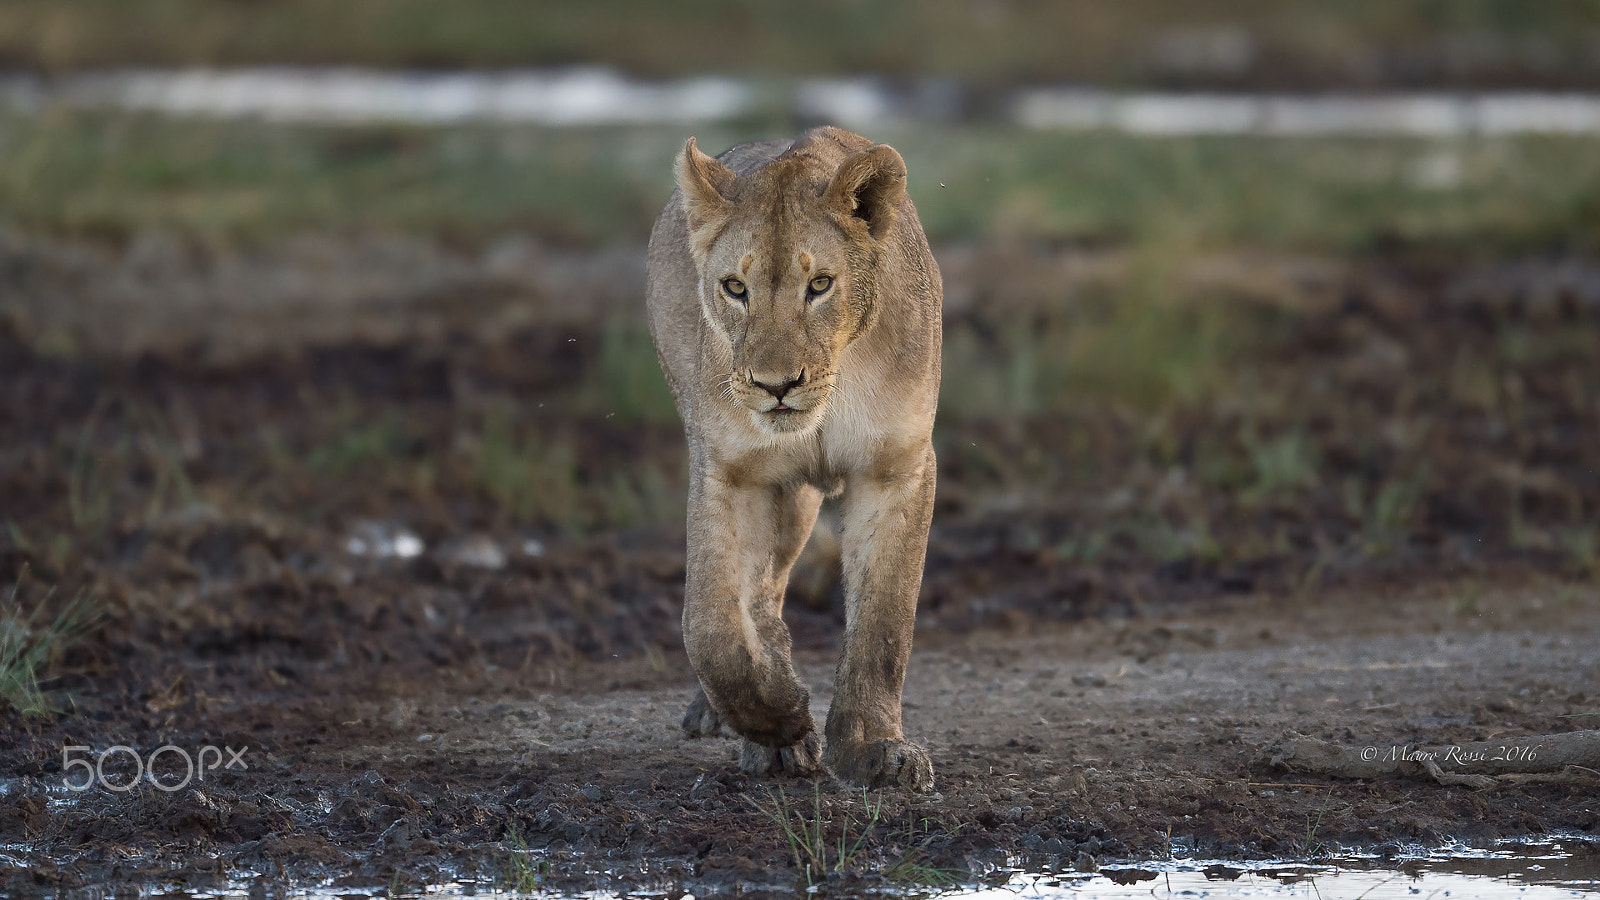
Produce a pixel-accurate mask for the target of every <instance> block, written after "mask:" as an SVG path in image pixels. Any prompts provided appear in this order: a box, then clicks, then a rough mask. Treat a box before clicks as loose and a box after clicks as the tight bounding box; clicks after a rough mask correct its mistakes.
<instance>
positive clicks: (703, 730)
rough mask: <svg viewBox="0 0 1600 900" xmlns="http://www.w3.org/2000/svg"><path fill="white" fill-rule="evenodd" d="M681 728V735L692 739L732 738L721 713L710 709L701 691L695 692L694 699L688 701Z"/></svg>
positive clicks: (704, 694) (703, 692) (709, 702)
mask: <svg viewBox="0 0 1600 900" xmlns="http://www.w3.org/2000/svg"><path fill="white" fill-rule="evenodd" d="M682 728H683V733H684V734H686V735H688V736H689V737H692V738H705V737H733V736H734V734H733V731H732V730H731V729H729V728H728V727H727V723H726V722H724V721H723V719H722V713H719V712H717V711H716V709H714V708H712V706H711V701H710V700H707V699H706V692H705V691H704V690H703V689H698V690H696V691H695V692H694V699H693V700H691V701H689V709H688V710H687V711H685V712H684V714H683V725H682Z"/></svg>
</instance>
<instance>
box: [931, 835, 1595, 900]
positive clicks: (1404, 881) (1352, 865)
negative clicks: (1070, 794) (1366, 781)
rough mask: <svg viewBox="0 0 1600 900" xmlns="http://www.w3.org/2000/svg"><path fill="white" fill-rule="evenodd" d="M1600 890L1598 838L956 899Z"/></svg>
mask: <svg viewBox="0 0 1600 900" xmlns="http://www.w3.org/2000/svg"><path fill="white" fill-rule="evenodd" d="M1595 892H1600V845H1597V844H1594V843H1591V842H1587V841H1583V840H1576V839H1574V840H1566V841H1552V842H1550V843H1537V844H1536V843H1526V842H1522V841H1507V842H1502V843H1500V844H1498V845H1496V846H1495V847H1494V848H1493V849H1490V850H1475V849H1472V848H1468V847H1464V846H1462V847H1447V848H1443V849H1440V850H1436V851H1434V852H1432V853H1429V854H1426V855H1416V856H1404V857H1397V858H1393V859H1379V858H1376V857H1369V856H1343V857H1335V858H1333V859H1329V860H1326V861H1318V862H1254V861H1252V862H1240V861H1231V860H1175V861H1172V862H1163V863H1154V864H1136V865H1128V866H1122V865H1109V866H1106V867H1105V868H1103V869H1102V870H1101V871H1099V872H1096V873H1093V874H1079V873H1073V874H1069V875H1037V874H1022V873H1019V874H1017V875H1015V876H1014V877H1013V878H1012V879H1011V880H1010V881H1009V882H1007V883H1006V884H1004V885H1001V886H999V887H995V888H986V889H983V890H970V891H969V890H963V891H957V892H953V893H951V894H949V895H946V896H949V897H972V898H977V897H983V898H1000V897H1008V898H1009V897H1074V898H1090V897H1092V898H1108V900H1111V898H1123V897H1129V898H1131V897H1149V896H1157V897H1163V896H1169V895H1170V896H1177V897H1213V898H1232V897H1311V898H1319V900H1320V898H1335V897H1339V898H1357V897H1359V898H1364V900H1383V898H1400V897H1403V898H1407V900H1410V898H1417V897H1421V898H1435V897H1449V898H1451V900H1461V898H1474V897H1483V898H1511V897H1516V898H1557V897H1561V898H1570V897H1577V896H1588V895H1591V894H1593V893H1595Z"/></svg>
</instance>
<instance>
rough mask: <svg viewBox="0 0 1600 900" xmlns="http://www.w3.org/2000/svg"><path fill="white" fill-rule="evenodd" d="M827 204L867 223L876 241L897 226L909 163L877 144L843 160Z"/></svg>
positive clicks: (832, 184)
mask: <svg viewBox="0 0 1600 900" xmlns="http://www.w3.org/2000/svg"><path fill="white" fill-rule="evenodd" d="M826 196H827V198H828V202H830V203H833V204H835V205H836V206H839V207H841V208H842V209H843V210H844V211H845V212H846V213H848V214H850V215H852V216H855V217H856V218H858V219H860V220H862V221H863V222H866V223H867V230H868V232H869V233H870V234H871V235H872V239H873V240H875V241H881V240H883V239H884V237H885V236H886V235H888V233H889V228H890V227H891V226H893V225H894V216H895V211H896V210H898V209H899V208H900V201H901V200H903V199H905V196H906V161H905V160H903V159H901V158H900V154H899V153H897V152H895V149H894V148H893V147H890V146H889V145H888V144H878V145H876V146H873V147H868V148H867V149H865V150H863V151H861V152H860V153H857V154H855V155H854V156H851V157H850V158H849V159H847V160H845V161H844V164H843V165H841V166H839V171H838V172H836V173H834V176H833V181H831V182H829V183H828V191H827V194H826Z"/></svg>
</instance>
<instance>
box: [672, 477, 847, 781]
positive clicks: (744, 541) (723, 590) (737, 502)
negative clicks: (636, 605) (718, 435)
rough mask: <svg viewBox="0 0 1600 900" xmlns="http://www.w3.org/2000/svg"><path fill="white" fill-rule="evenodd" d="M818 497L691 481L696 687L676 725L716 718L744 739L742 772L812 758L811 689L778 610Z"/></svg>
mask: <svg viewBox="0 0 1600 900" xmlns="http://www.w3.org/2000/svg"><path fill="white" fill-rule="evenodd" d="M821 501H822V496H821V494H820V493H819V492H817V491H816V490H815V489H813V488H808V487H801V488H792V489H782V488H777V487H772V486H735V485H731V484H729V483H728V482H727V481H725V480H723V479H720V478H718V477H716V476H715V475H712V474H705V475H700V474H697V475H696V476H695V477H694V478H692V480H691V484H690V489H689V559H688V585H687V590H686V592H685V597H684V607H683V636H684V645H685V647H686V648H687V649H688V651H689V661H690V663H692V664H693V665H694V669H695V674H696V675H698V676H699V677H700V686H701V692H702V693H701V695H697V696H696V698H695V701H694V702H693V703H692V704H690V708H689V712H688V713H687V714H686V715H685V717H684V730H685V732H686V733H687V734H689V735H690V736H691V737H698V736H703V735H705V736H709V735H710V734H713V733H715V732H716V731H718V730H720V726H721V725H722V724H724V723H725V724H726V725H727V726H728V727H729V728H731V729H732V730H733V731H735V732H737V733H738V734H739V735H741V736H742V737H743V738H744V739H745V741H746V743H745V748H744V753H743V755H742V758H741V760H740V767H741V768H743V769H744V770H745V771H747V772H752V773H756V774H768V773H777V772H784V773H790V774H808V773H810V772H812V771H815V770H816V768H817V766H818V765H819V759H818V757H819V750H820V741H819V740H818V738H817V734H816V726H815V724H814V723H813V721H812V718H811V698H810V693H809V691H807V690H806V687H805V685H803V684H801V683H800V680H799V679H798V678H797V677H795V673H794V667H793V665H792V663H791V662H790V657H789V654H790V645H791V641H790V636H789V627H788V626H787V625H785V624H784V621H783V616H782V608H783V592H784V588H785V587H786V585H787V584H788V580H789V569H790V567H791V566H792V565H793V564H794V560H795V557H797V556H798V555H799V552H800V548H801V547H802V546H803V545H804V544H805V540H806V536H807V535H809V534H810V532H811V526H812V524H813V523H815V521H816V516H817V507H818V506H819V505H820V503H821Z"/></svg>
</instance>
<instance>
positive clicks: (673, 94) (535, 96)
mask: <svg viewBox="0 0 1600 900" xmlns="http://www.w3.org/2000/svg"><path fill="white" fill-rule="evenodd" d="M968 99H970V96H969V95H968V94H966V92H964V91H963V90H962V89H961V87H960V86H959V85H955V84H953V83H949V82H942V81H928V82H923V83H919V84H915V85H911V86H903V85H902V86H898V87H896V86H892V85H889V84H887V83H885V82H884V81H883V80H881V79H877V78H870V77H863V78H839V79H808V80H801V81H798V82H796V83H794V84H793V87H792V90H790V91H789V92H787V93H784V92H783V91H782V90H778V89H775V86H774V85H772V84H761V83H758V82H747V81H740V80H736V79H730V78H692V79H685V80H682V81H671V82H658V83H651V82H642V81H632V80H629V79H626V78H623V77H622V76H620V75H618V74H617V73H615V72H612V71H610V70H607V69H598V68H585V69H569V70H562V71H510V72H454V73H451V72H444V73H428V72H394V71H384V70H378V69H356V68H342V69H295V68H255V69H220V70H216V69H180V70H156V69H145V70H128V71H116V72H94V73H86V74H80V75H68V76H64V77H62V78H57V79H45V78H41V77H38V76H34V75H14V76H6V77H0V107H3V108H7V109H15V110H24V111H32V110H38V109H42V108H45V107H48V106H50V105H52V104H60V105H66V106H75V107H82V108H111V109H128V110H139V111H146V112H160V113H167V114H170V115H192V116H217V117H255V118H264V119H271V120H285V121H302V122H322V123H361V122H375V121H393V122H415V123H419V124H450V123H456V122H472V121H479V122H511V123H518V122H520V123H528V124H536V125H548V126H554V127H563V126H583V125H606V124H651V123H672V124H687V123H693V122H711V121H719V120H727V119H733V118H737V117H740V116H747V115H752V114H755V113H758V112H765V113H773V114H779V115H782V114H790V115H794V116H798V117H800V118H801V119H803V120H806V121H816V122H834V123H837V124H840V125H842V126H844V127H846V128H851V129H855V130H858V131H864V132H871V131H873V130H874V129H881V128H883V127H885V126H893V125H898V124H904V123H908V122H948V121H955V120H959V119H960V118H961V116H962V114H963V108H964V101H965V100H968ZM978 112H979V113H980V114H981V113H982V111H978ZM1001 115H1009V118H1010V119H1011V120H1012V121H1014V122H1016V123H1018V124H1020V125H1023V126H1025V127H1029V128H1037V129H1043V130H1062V131H1083V130H1094V129H1104V130H1110V131H1120V132H1126V133H1130V134H1140V135H1158V136H1178V135H1205V134H1242V135H1283V136H1307V137H1316V136H1334V135H1373V136H1416V137H1458V136H1465V135H1471V134H1484V135H1509V134H1534V133H1551V134H1600V96H1596V95H1590V94H1535V93H1506V94H1476V95H1473V94H1442V93H1413V94H1389V95H1343V94H1327V95H1315V96H1289V95H1273V94H1182V93H1158V92H1144V93H1137V92H1134V93H1123V92H1114V91H1107V90H1099V89H1094V88H1082V87H1061V88H1038V89H1029V90H1022V91H1018V92H1016V93H1015V94H1014V95H1012V101H1011V104H1010V106H1009V108H1008V109H1006V110H1003V111H1002V112H1001Z"/></svg>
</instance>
